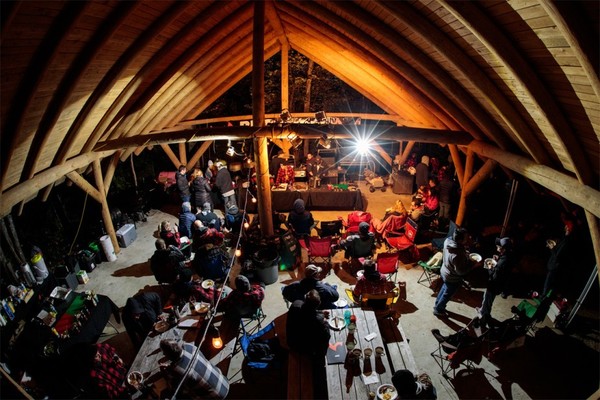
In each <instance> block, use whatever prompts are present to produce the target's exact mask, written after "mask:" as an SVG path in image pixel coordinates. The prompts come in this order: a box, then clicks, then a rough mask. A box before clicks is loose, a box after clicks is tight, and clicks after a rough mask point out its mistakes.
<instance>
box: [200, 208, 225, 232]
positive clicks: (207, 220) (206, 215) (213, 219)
mask: <svg viewBox="0 0 600 400" xmlns="http://www.w3.org/2000/svg"><path fill="white" fill-rule="evenodd" d="M212 209H213V207H212V203H210V202H206V203H204V204H203V205H202V211H200V212H199V213H198V214H196V219H197V220H199V221H202V225H204V226H207V227H209V228H215V229H216V230H218V231H220V230H221V218H219V216H218V215H217V214H215V213H214V212H213V211H212Z"/></svg>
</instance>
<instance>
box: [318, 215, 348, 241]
mask: <svg viewBox="0 0 600 400" xmlns="http://www.w3.org/2000/svg"><path fill="white" fill-rule="evenodd" d="M343 228H344V225H343V224H342V221H341V220H339V219H336V220H334V221H321V227H320V228H318V229H317V233H318V234H319V237H321V238H325V237H328V236H335V237H339V236H341V234H342V233H341V232H342V229H343Z"/></svg>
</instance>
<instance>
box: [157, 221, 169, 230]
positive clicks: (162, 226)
mask: <svg viewBox="0 0 600 400" xmlns="http://www.w3.org/2000/svg"><path fill="white" fill-rule="evenodd" d="M160 230H161V231H170V230H171V223H170V222H169V221H163V222H161V223H160Z"/></svg>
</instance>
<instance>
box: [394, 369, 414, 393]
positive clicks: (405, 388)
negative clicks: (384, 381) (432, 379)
mask: <svg viewBox="0 0 600 400" xmlns="http://www.w3.org/2000/svg"><path fill="white" fill-rule="evenodd" d="M392 384H393V385H394V387H395V388H396V390H397V391H398V396H399V397H400V398H401V399H414V398H415V395H416V394H417V381H416V380H415V375H414V374H413V373H412V372H410V371H409V370H407V369H400V370H398V371H396V372H395V373H394V375H393V376H392Z"/></svg>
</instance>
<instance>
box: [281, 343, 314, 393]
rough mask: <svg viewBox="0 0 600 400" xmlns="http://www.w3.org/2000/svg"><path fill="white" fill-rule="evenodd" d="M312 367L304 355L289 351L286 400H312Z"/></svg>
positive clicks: (310, 361)
mask: <svg viewBox="0 0 600 400" xmlns="http://www.w3.org/2000/svg"><path fill="white" fill-rule="evenodd" d="M313 389H314V383H313V365H312V360H311V359H310V357H308V356H307V355H305V354H301V353H298V352H297V351H293V350H290V352H289V355H288V386H287V398H288V399H313V398H314V390H313Z"/></svg>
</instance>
